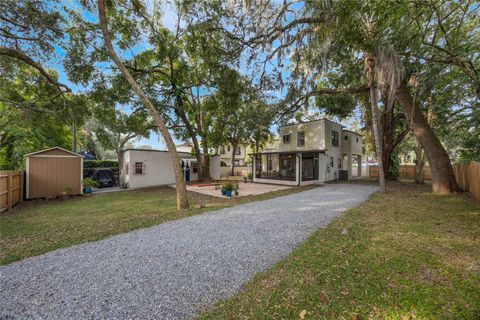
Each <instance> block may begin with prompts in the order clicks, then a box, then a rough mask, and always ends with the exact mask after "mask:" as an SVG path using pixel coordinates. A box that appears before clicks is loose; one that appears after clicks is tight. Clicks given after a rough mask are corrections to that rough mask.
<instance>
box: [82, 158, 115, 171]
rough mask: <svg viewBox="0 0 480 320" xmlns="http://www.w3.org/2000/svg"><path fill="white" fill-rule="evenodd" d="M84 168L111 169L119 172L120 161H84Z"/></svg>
mask: <svg viewBox="0 0 480 320" xmlns="http://www.w3.org/2000/svg"><path fill="white" fill-rule="evenodd" d="M83 168H84V169H90V168H111V169H115V170H118V161H115V160H85V161H83Z"/></svg>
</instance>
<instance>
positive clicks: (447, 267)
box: [199, 182, 480, 320]
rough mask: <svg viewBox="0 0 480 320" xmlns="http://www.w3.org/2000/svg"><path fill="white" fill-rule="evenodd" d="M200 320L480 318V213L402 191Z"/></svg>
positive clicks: (338, 223)
mask: <svg viewBox="0 0 480 320" xmlns="http://www.w3.org/2000/svg"><path fill="white" fill-rule="evenodd" d="M389 189H390V192H389V193H388V194H385V195H381V194H374V195H372V196H371V197H370V199H369V200H368V201H366V202H365V203H363V204H361V205H360V206H358V207H356V208H354V209H351V210H349V211H348V212H347V213H346V214H345V215H343V216H342V217H341V218H339V219H337V220H335V221H334V222H333V223H332V224H330V225H329V226H328V227H326V228H324V229H320V230H318V231H317V232H316V233H314V234H313V235H312V236H311V237H310V238H309V239H308V240H307V241H306V242H305V243H304V244H302V245H301V246H300V247H299V248H298V249H296V250H294V252H293V253H292V254H291V255H290V256H289V257H287V258H286V259H284V260H283V261H281V262H279V263H277V264H276V265H274V266H273V267H272V268H271V269H269V270H268V271H266V272H264V273H261V274H259V275H257V276H255V277H254V278H253V279H252V280H251V281H250V282H249V283H248V284H247V285H245V286H244V288H243V289H242V290H241V291H240V292H239V293H238V294H237V295H235V296H233V297H232V298H230V299H227V300H225V301H222V302H220V303H218V304H217V305H215V306H214V307H213V308H212V309H211V310H209V311H206V312H205V313H204V314H203V315H201V316H200V317H199V319H303V318H304V319H354V320H355V319H356V320H358V319H402V320H403V319H480V209H479V208H478V207H475V206H474V204H473V203H472V202H471V200H469V199H468V198H467V196H465V195H455V196H440V195H434V194H432V193H430V187H429V186H419V185H415V184H413V183H404V182H397V183H391V184H390V185H389Z"/></svg>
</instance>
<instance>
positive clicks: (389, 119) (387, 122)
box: [372, 106, 397, 180]
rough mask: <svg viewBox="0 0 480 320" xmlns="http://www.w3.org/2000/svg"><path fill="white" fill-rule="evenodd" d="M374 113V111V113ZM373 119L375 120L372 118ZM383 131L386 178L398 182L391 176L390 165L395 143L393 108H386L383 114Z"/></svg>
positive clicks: (383, 156)
mask: <svg viewBox="0 0 480 320" xmlns="http://www.w3.org/2000/svg"><path fill="white" fill-rule="evenodd" d="M372 112H373V111H372ZM372 119H373V118H372ZM382 120H383V123H382V125H383V130H382V135H383V137H382V163H383V170H384V173H385V178H386V179H388V180H396V179H397V177H395V176H394V175H391V174H390V165H391V160H392V152H393V149H394V147H393V143H394V141H393V140H394V127H395V122H394V117H393V107H391V108H387V107H386V106H385V111H384V113H383V117H382Z"/></svg>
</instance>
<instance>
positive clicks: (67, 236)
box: [0, 187, 311, 264]
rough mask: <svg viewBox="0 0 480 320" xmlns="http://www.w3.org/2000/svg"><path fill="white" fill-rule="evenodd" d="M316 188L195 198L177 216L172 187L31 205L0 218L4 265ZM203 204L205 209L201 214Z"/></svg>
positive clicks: (0, 249)
mask: <svg viewBox="0 0 480 320" xmlns="http://www.w3.org/2000/svg"><path fill="white" fill-rule="evenodd" d="M310 188H311V187H296V188H289V189H285V190H280V191H276V192H270V193H266V194H263V195H258V196H247V197H240V198H234V199H231V200H230V199H223V198H218V197H211V196H206V195H202V194H199V193H195V192H190V193H189V196H190V201H191V207H192V209H190V210H185V211H177V210H176V202H175V190H174V189H172V188H168V187H164V188H156V189H144V190H138V191H125V192H116V193H107V194H100V195H95V196H90V197H81V198H74V199H68V200H62V201H51V202H47V201H43V200H42V201H33V202H30V201H28V202H24V203H22V204H21V205H19V206H17V207H16V208H15V209H14V210H12V211H11V212H8V213H4V214H2V215H0V264H7V263H10V262H13V261H16V260H20V259H23V258H26V257H31V256H35V255H39V254H42V253H45V252H48V251H52V250H55V249H58V248H62V247H67V246H71V245H74V244H78V243H83V242H88V241H95V240H100V239H103V238H106V237H108V236H111V235H115V234H119V233H124V232H128V231H131V230H134V229H139V228H145V227H149V226H153V225H156V224H159V223H162V222H165V221H169V220H174V219H179V218H183V217H186V216H191V215H194V214H199V213H202V212H205V211H209V210H214V209H218V208H222V207H226V206H231V205H235V204H240V203H245V202H249V201H257V200H264V199H270V198H273V197H278V196H282V195H287V194H290V193H294V192H300V191H303V190H306V189H310ZM198 204H202V205H204V206H205V207H204V208H198ZM196 205H197V206H196Z"/></svg>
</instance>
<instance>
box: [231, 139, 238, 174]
mask: <svg viewBox="0 0 480 320" xmlns="http://www.w3.org/2000/svg"><path fill="white" fill-rule="evenodd" d="M237 144H238V143H235V144H232V172H231V175H232V176H235V149H237Z"/></svg>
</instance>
